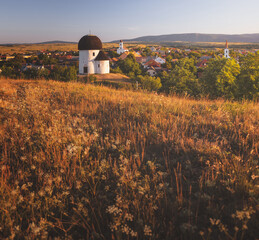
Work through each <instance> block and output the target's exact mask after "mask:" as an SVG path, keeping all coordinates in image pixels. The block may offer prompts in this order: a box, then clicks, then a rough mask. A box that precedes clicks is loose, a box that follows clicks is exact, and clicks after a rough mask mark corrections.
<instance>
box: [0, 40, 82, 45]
mask: <svg viewBox="0 0 259 240" xmlns="http://www.w3.org/2000/svg"><path fill="white" fill-rule="evenodd" d="M58 43H60V44H77V42H67V41H59V40H55V41H47V42H38V43H2V44H0V46H15V45H36V44H58Z"/></svg>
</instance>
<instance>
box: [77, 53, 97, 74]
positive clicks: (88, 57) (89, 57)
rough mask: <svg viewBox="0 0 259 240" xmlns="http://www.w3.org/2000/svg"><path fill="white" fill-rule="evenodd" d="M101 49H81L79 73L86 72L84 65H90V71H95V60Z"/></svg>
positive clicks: (90, 72) (92, 72)
mask: <svg viewBox="0 0 259 240" xmlns="http://www.w3.org/2000/svg"><path fill="white" fill-rule="evenodd" d="M99 51H100V50H80V51H79V74H84V67H88V73H89V74H94V73H95V61H94V59H95V58H96V57H97V55H98V53H99Z"/></svg>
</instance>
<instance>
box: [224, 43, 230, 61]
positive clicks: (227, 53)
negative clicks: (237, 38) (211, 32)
mask: <svg viewBox="0 0 259 240" xmlns="http://www.w3.org/2000/svg"><path fill="white" fill-rule="evenodd" d="M224 57H225V58H230V56H229V49H228V41H226V47H225V49H224Z"/></svg>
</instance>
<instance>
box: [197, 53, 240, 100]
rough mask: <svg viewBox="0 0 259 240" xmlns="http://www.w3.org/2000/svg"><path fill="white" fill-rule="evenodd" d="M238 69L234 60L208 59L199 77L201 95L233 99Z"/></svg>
mask: <svg viewBox="0 0 259 240" xmlns="http://www.w3.org/2000/svg"><path fill="white" fill-rule="evenodd" d="M239 73H240V67H239V65H238V63H237V62H236V60H235V59H226V58H219V57H217V58H215V59H210V61H209V62H208V65H207V68H206V69H205V70H204V72H203V75H202V77H201V79H200V80H201V83H202V86H203V93H204V94H205V95H209V96H210V97H211V98H217V97H227V98H234V92H235V81H236V77H237V75H238V74H239Z"/></svg>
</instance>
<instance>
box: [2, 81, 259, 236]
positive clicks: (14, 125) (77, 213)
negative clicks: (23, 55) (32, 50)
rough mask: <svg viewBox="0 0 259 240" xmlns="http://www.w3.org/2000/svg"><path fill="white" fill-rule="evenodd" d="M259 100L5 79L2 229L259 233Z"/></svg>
mask: <svg viewBox="0 0 259 240" xmlns="http://www.w3.org/2000/svg"><path fill="white" fill-rule="evenodd" d="M258 123H259V106H258V104H254V103H248V102H244V103H236V102H235V103H231V102H225V101H206V100H200V101H196V100H189V99H184V98H177V97H164V96H160V95H155V94H150V93H141V92H131V91H126V90H114V89H109V88H106V87H100V86H93V85H84V84H79V83H60V82H54V81H37V82H36V81H17V80H3V79H2V80H0V127H1V128H0V239H5V238H7V239H46V238H52V239H53V238H54V237H59V239H255V238H257V237H258V225H259V222H258V219H259V218H258V208H257V207H258V205H257V204H258V150H259V127H258Z"/></svg>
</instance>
